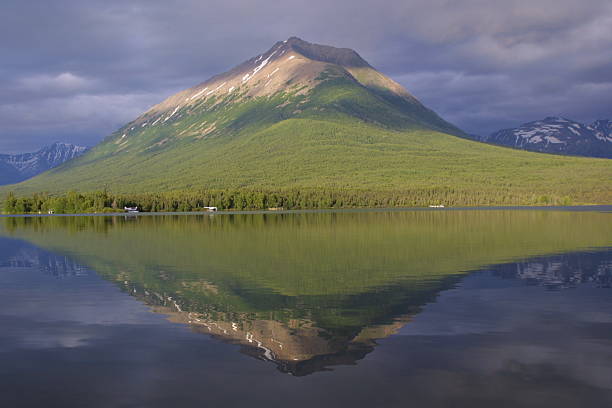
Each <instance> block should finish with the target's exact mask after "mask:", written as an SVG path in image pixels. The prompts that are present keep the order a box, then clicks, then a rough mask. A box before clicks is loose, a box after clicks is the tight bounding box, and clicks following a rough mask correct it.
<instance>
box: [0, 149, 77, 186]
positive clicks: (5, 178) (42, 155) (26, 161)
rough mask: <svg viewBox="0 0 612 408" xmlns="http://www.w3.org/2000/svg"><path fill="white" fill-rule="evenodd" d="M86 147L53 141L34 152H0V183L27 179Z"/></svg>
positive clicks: (72, 156)
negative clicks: (10, 153) (11, 153)
mask: <svg viewBox="0 0 612 408" xmlns="http://www.w3.org/2000/svg"><path fill="white" fill-rule="evenodd" d="M85 151H87V148H86V147H83V146H76V145H73V144H69V143H54V144H52V145H50V146H45V147H43V148H42V149H40V150H39V151H37V152H34V153H23V154H15V155H9V154H0V185H5V184H14V183H18V182H20V181H23V180H27V179H29V178H31V177H34V176H36V175H37V174H40V173H42V172H44V171H47V170H49V169H52V168H53V167H56V166H59V165H60V164H62V163H64V162H66V161H68V160H71V159H74V158H75V157H78V156H80V155H82V154H83V153H85Z"/></svg>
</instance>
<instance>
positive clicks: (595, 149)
mask: <svg viewBox="0 0 612 408" xmlns="http://www.w3.org/2000/svg"><path fill="white" fill-rule="evenodd" d="M479 140H481V141H483V142H487V143H494V144H498V145H503V146H509V147H514V148H517V149H525V150H532V151H536V152H544V153H557V154H568V155H576V156H590V157H606V158H612V121H610V120H598V121H596V122H594V123H592V124H590V125H585V124H582V123H579V122H575V121H573V120H569V119H565V118H560V117H548V118H545V119H543V120H538V121H535V122H529V123H525V124H523V125H521V126H520V127H518V128H514V129H503V130H500V131H498V132H495V133H493V134H491V135H490V136H487V137H482V138H480V139H479Z"/></svg>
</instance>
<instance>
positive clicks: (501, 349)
mask: <svg viewBox="0 0 612 408" xmlns="http://www.w3.org/2000/svg"><path fill="white" fill-rule="evenodd" d="M611 221H612V213H610V212H603V211H581V212H572V211H538V210H533V211H403V212H398V211H394V212H384V211H381V212H341V213H309V214H243V215H221V214H218V215H202V216H158V217H45V218H4V219H0V406H2V407H167V406H173V407H204V406H210V407H234V406H237V407H260V406H262V407H263V406H265V407H276V406H278V407H280V406H283V407H287V406H289V407H328V406H329V407H332V406H333V407H343V406H356V407H362V406H363V407H396V406H397V407H400V406H401V407H491V406H495V407H578V406H584V407H610V406H612V291H611V289H610V287H611V285H612V249H611V248H612V222H611Z"/></svg>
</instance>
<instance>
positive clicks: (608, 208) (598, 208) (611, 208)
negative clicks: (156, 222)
mask: <svg viewBox="0 0 612 408" xmlns="http://www.w3.org/2000/svg"><path fill="white" fill-rule="evenodd" d="M527 210H532V211H538V210H539V211H575V212H578V211H594V212H612V204H600V205H570V206H559V205H556V206H490V207H445V208H430V207H387V208H385V207H381V208H376V207H369V208H326V209H301V210H238V211H232V210H222V211H183V212H181V211H167V212H139V213H127V212H109V213H102V212H100V213H72V214H0V218H36V217H129V218H136V217H140V216H146V217H151V216H163V215H209V216H212V215H234V214H235V215H255V214H317V213H359V212H408V211H437V212H440V211H527Z"/></svg>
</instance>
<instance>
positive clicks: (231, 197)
mask: <svg viewBox="0 0 612 408" xmlns="http://www.w3.org/2000/svg"><path fill="white" fill-rule="evenodd" d="M571 204H572V199H571V198H570V197H568V196H565V197H559V196H555V195H539V196H536V195H534V194H529V193H525V194H523V195H520V194H519V195H517V194H515V193H510V192H504V191H503V190H494V191H476V192H474V191H464V190H458V189H452V188H444V187H439V188H437V187H432V188H422V189H415V190H407V191H398V192H390V191H378V192H377V191H367V190H363V191H358V190H326V189H300V190H297V189H296V190H285V191H265V190H199V191H186V190H180V191H171V192H161V193H137V194H114V193H110V192H108V191H97V192H86V193H79V192H76V191H69V192H68V193H65V194H59V195H58V194H49V193H35V194H32V195H29V196H17V195H15V194H14V193H12V192H9V193H8V195H7V197H6V198H5V200H4V205H3V206H2V210H3V213H4V214H47V213H54V214H80V213H114V212H122V211H124V207H138V209H139V211H142V212H191V211H205V210H206V209H205V207H209V206H210V207H217V208H218V209H219V210H237V211H240V210H279V209H283V210H300V209H326V208H392V207H428V206H430V205H444V206H446V207H448V206H481V205H482V206H496V205H498V206H499V205H571Z"/></svg>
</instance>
